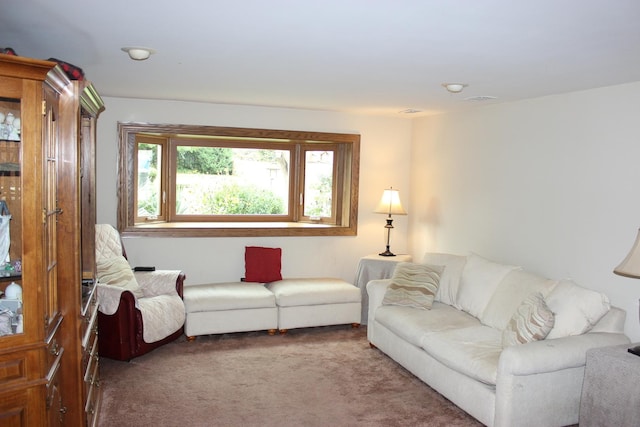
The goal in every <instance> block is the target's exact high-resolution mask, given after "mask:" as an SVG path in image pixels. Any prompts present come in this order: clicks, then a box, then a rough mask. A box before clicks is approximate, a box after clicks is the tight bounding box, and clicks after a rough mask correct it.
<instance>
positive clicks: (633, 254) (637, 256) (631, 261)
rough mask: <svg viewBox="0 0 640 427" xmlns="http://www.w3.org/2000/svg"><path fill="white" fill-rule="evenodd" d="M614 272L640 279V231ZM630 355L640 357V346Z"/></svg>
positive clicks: (632, 349)
mask: <svg viewBox="0 0 640 427" xmlns="http://www.w3.org/2000/svg"><path fill="white" fill-rule="evenodd" d="M613 272H614V273H616V274H619V275H620V276H625V277H631V278H633V279H640V230H639V231H638V235H637V236H636V241H635V243H634V244H633V247H632V248H631V250H630V251H629V253H628V254H627V257H626V258H625V259H624V260H622V262H621V263H620V265H618V266H617V267H616V268H615V269H614V270H613ZM629 353H633V354H635V355H636V356H640V345H637V346H635V347H632V348H630V349H629Z"/></svg>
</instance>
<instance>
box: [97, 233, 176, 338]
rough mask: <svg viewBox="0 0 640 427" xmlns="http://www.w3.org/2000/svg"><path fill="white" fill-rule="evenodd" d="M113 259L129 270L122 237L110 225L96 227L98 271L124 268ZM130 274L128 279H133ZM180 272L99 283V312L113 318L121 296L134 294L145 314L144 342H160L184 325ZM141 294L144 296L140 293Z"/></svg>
mask: <svg viewBox="0 0 640 427" xmlns="http://www.w3.org/2000/svg"><path fill="white" fill-rule="evenodd" d="M114 258H119V259H120V258H121V259H122V260H123V262H122V263H124V264H125V268H130V267H129V266H128V265H127V264H126V261H124V258H123V257H122V246H121V242H120V235H119V234H118V232H117V230H116V229H115V228H113V227H112V226H110V225H108V224H98V225H96V263H97V264H98V267H101V266H104V267H105V268H112V267H113V268H116V267H117V268H123V267H122V265H120V264H118V265H116V264H117V263H111V262H110V261H111V260H112V259H114ZM98 273H99V274H98V276H101V273H105V277H116V278H117V277H120V276H123V275H122V274H116V273H122V272H117V271H116V272H115V273H113V274H111V275H109V274H106V273H109V272H100V271H99V272H98ZM130 275H131V274H130V272H129V276H130ZM179 275H180V271H179V270H156V271H149V272H135V273H134V274H133V276H134V277H133V278H131V280H124V279H123V281H120V282H119V281H118V280H116V279H114V283H112V284H111V285H107V284H103V283H98V286H97V292H98V309H99V310H100V312H101V313H104V314H106V315H113V314H114V313H115V312H116V311H117V310H118V306H119V305H120V296H121V295H122V292H124V291H126V290H128V291H131V292H132V293H133V294H134V298H135V306H136V308H137V309H139V310H140V312H141V313H142V322H143V324H144V328H143V332H142V335H143V336H142V338H143V339H144V341H145V342H146V343H152V342H156V341H159V340H161V339H163V338H165V337H167V336H169V335H171V334H172V333H174V332H175V331H177V330H178V329H180V328H181V327H182V325H184V320H185V310H184V303H183V301H182V298H180V296H179V295H178V291H177V290H176V280H177V279H178V276H179ZM136 282H137V283H136ZM138 289H139V290H141V291H142V295H140V292H139V291H138Z"/></svg>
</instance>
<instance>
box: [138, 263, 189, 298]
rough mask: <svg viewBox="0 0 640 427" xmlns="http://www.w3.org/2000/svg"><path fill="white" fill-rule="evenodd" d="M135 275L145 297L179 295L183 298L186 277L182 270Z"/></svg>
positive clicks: (142, 272) (143, 272)
mask: <svg viewBox="0 0 640 427" xmlns="http://www.w3.org/2000/svg"><path fill="white" fill-rule="evenodd" d="M134 275H135V277H136V281H137V282H138V286H140V289H142V293H143V294H144V296H145V297H155V296H158V295H164V294H167V295H175V294H176V293H177V294H178V295H179V296H180V298H182V295H183V286H184V279H185V277H186V276H185V275H184V273H182V272H181V271H180V270H155V271H136V272H135V273H134Z"/></svg>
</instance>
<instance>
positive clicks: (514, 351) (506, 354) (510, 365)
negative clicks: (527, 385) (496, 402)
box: [498, 332, 629, 381]
mask: <svg viewBox="0 0 640 427" xmlns="http://www.w3.org/2000/svg"><path fill="white" fill-rule="evenodd" d="M625 343H629V338H627V336H626V335H624V334H622V333H605V332H589V333H586V334H582V335H576V336H571V337H563V338H557V339H552V340H541V341H535V342H531V343H528V344H522V345H513V346H509V347H505V349H504V350H503V351H502V353H501V355H500V360H499V362H498V381H499V379H500V377H501V376H505V375H507V376H508V375H533V374H542V373H545V372H555V371H560V370H562V369H568V368H576V367H580V366H584V364H585V361H586V353H587V350H589V349H590V348H594V347H605V346H612V345H618V344H625Z"/></svg>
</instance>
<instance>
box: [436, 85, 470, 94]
mask: <svg viewBox="0 0 640 427" xmlns="http://www.w3.org/2000/svg"><path fill="white" fill-rule="evenodd" d="M442 86H443V87H444V88H445V89H447V90H448V91H449V92H451V93H460V92H462V89H464V88H465V87H467V86H469V85H468V84H466V83H442Z"/></svg>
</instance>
